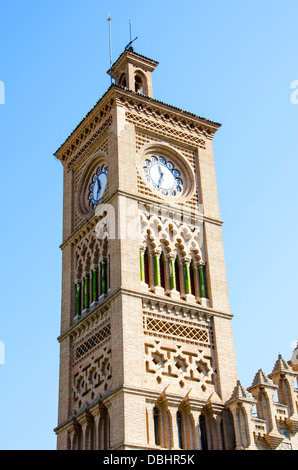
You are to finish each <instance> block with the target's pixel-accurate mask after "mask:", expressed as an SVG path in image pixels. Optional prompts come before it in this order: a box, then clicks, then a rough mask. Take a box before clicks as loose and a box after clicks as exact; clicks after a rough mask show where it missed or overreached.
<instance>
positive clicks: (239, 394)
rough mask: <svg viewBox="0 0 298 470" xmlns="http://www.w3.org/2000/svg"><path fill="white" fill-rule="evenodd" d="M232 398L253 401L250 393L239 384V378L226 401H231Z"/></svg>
mask: <svg viewBox="0 0 298 470" xmlns="http://www.w3.org/2000/svg"><path fill="white" fill-rule="evenodd" d="M234 400H241V401H250V402H252V401H254V399H253V398H251V396H250V394H249V393H248V392H247V390H245V388H244V387H243V386H242V385H241V383H240V380H237V384H236V387H235V388H234V390H233V393H232V395H231V398H230V399H229V400H228V402H227V403H230V402H233V401H234Z"/></svg>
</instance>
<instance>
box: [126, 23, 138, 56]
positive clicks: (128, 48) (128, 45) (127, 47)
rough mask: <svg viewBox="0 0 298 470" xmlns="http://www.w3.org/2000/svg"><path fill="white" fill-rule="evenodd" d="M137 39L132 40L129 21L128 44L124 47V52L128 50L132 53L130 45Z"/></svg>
mask: <svg viewBox="0 0 298 470" xmlns="http://www.w3.org/2000/svg"><path fill="white" fill-rule="evenodd" d="M136 39H138V38H137V37H136V38H134V39H132V35H131V21H130V20H129V43H128V44H127V46H125V50H129V51H131V52H133V47H132V43H133V42H134V41H135V40H136Z"/></svg>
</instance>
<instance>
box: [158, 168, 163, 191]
mask: <svg viewBox="0 0 298 470" xmlns="http://www.w3.org/2000/svg"><path fill="white" fill-rule="evenodd" d="M158 171H159V174H160V177H159V180H158V183H157V188H158V189H159V187H160V183H161V182H162V180H163V177H164V174H163V172H162V171H161V168H160V166H159V165H158Z"/></svg>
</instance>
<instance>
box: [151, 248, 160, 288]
mask: <svg viewBox="0 0 298 470" xmlns="http://www.w3.org/2000/svg"><path fill="white" fill-rule="evenodd" d="M160 255H161V251H160V250H154V252H153V257H154V258H153V259H154V281H155V286H160V272H159V257H160Z"/></svg>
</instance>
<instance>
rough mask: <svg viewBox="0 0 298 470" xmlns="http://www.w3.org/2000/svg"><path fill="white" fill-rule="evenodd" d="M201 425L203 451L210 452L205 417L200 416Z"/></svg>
mask: <svg viewBox="0 0 298 470" xmlns="http://www.w3.org/2000/svg"><path fill="white" fill-rule="evenodd" d="M199 424H200V431H201V447H202V450H208V441H207V428H206V419H205V416H204V415H201V416H200V419H199Z"/></svg>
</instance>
